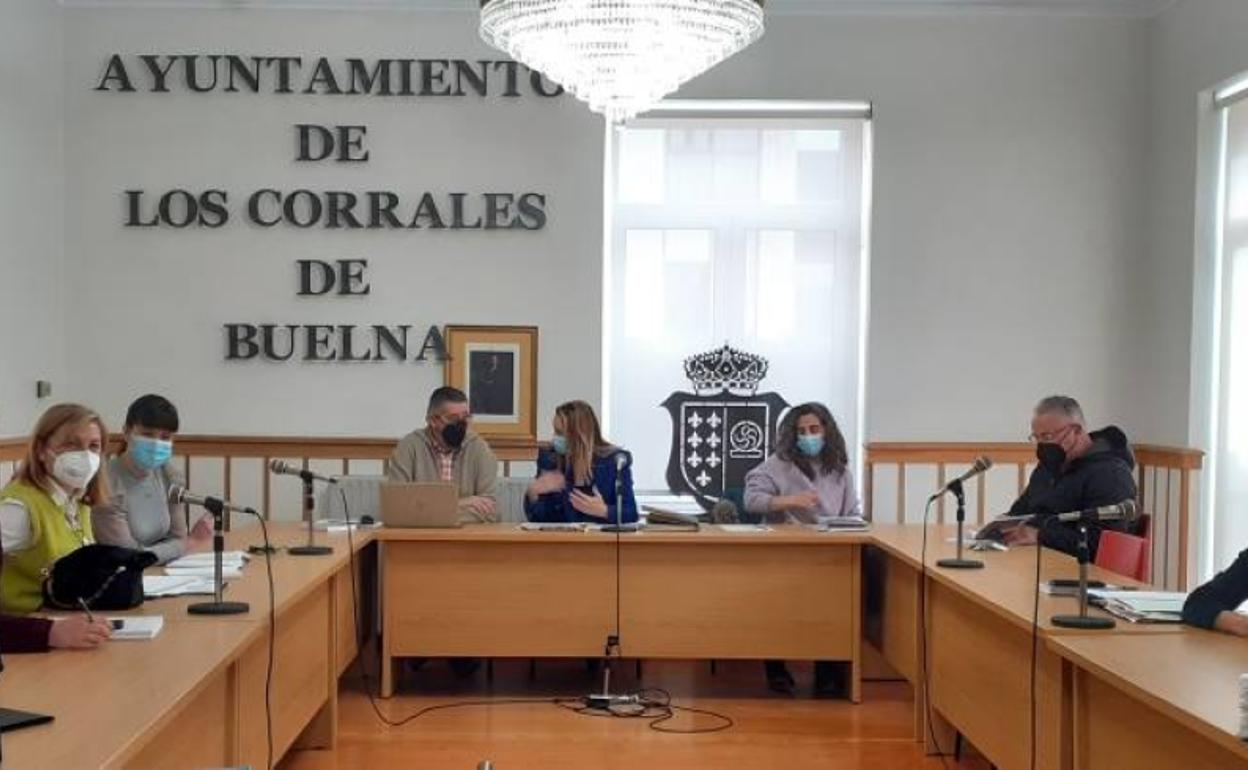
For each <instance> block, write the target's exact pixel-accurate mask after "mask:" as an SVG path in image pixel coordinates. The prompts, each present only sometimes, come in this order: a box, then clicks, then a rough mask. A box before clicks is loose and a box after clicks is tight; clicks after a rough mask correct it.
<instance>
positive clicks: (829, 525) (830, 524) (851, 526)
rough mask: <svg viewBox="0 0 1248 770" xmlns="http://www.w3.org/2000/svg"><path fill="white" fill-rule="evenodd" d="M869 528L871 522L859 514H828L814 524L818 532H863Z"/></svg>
mask: <svg viewBox="0 0 1248 770" xmlns="http://www.w3.org/2000/svg"><path fill="white" fill-rule="evenodd" d="M870 528H871V522H869V521H867V520H866V519H864V518H862V517H861V516H828V517H826V518H820V519H819V522H818V523H817V524H815V529H816V530H818V531H819V532H864V531H866V530H868V529H870Z"/></svg>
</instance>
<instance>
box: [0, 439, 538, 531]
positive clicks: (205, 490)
mask: <svg viewBox="0 0 1248 770" xmlns="http://www.w3.org/2000/svg"><path fill="white" fill-rule="evenodd" d="M120 441H121V438H120V436H118V435H114V436H113V437H112V439H111V441H110V443H111V444H112V446H113V449H114V450H116V449H117V448H118V446H119V445H120ZM397 443H398V439H397V438H355V437H332V438H329V437H306V436H211V435H190V434H188V435H179V436H178V437H177V438H176V440H175V443H174V451H175V452H176V456H175V458H174V462H175V463H178V464H180V465H181V468H182V471H183V473H184V474H185V475H186V485H187V487H189V488H190V489H193V490H195V491H196V492H198V493H200V494H211V495H221V496H223V497H225V498H226V499H231V500H238V501H240V502H244V501H245V502H247V503H249V504H252V505H255V504H256V502H257V501H258V502H259V503H260V505H259V506H257V507H259V508H260V510H262V511H265V512H270V511H275V510H280V511H285V512H292V511H293V512H298V511H299V510H300V506H299V496H298V495H299V491H300V487H299V483H298V482H297V481H296V480H294V479H289V478H282V480H281V481H280V482H278V481H277V477H276V476H275V474H273V473H271V472H269V470H268V467H269V461H270V460H273V459H275V458H276V459H281V460H285V461H286V462H288V463H291V464H292V465H297V466H299V467H302V468H304V469H305V470H306V469H311V470H314V471H316V472H318V473H323V474H326V475H331V476H337V475H346V474H351V473H365V474H369V473H372V474H384V473H385V472H386V469H387V466H388V465H389V459H390V453H391V452H392V451H394V447H395V444H397ZM490 447H491V448H492V449H493V450H494V453H495V454H496V455H497V456H498V459H499V463H500V465H501V466H502V468H501V470H502V475H504V476H511V475H512V473H513V471H516V472H523V473H525V474H526V475H527V474H530V473H532V469H531V468H529V467H522V468H517V467H516V466H526V465H527V464H529V463H532V462H534V461H535V460H536V459H537V448H538V445H537V444H536V443H534V442H531V441H529V442H525V441H517V440H514V439H493V440H490ZM25 452H26V439H24V438H9V439H0V485H3V484H4V483H7V481H8V479H9V478H11V477H12V475H13V474H14V473H15V472H16V470H17V466H18V464H19V463H20V462H21V459H22V457H23V456H24V455H25ZM287 482H289V483H287ZM275 503H277V505H276V506H275Z"/></svg>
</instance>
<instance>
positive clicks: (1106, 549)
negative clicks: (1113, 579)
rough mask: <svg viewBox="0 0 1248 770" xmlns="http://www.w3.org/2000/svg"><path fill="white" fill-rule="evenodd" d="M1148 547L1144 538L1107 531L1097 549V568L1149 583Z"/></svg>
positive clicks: (1102, 535)
mask: <svg viewBox="0 0 1248 770" xmlns="http://www.w3.org/2000/svg"><path fill="white" fill-rule="evenodd" d="M1148 545H1149V544H1148V541H1147V540H1145V539H1144V538H1142V537H1136V536H1135V535H1128V534H1126V533H1125V532H1115V531H1114V530H1112V529H1107V530H1105V531H1103V532H1101V540H1100V542H1099V543H1098V544H1097V547H1096V566H1098V567H1100V568H1102V569H1107V570H1109V571H1110V572H1117V573H1118V574H1119V575H1126V576H1127V577H1129V578H1134V579H1135V580H1138V581H1140V582H1142V583H1144V582H1148Z"/></svg>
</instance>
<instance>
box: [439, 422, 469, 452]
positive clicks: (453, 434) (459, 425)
mask: <svg viewBox="0 0 1248 770" xmlns="http://www.w3.org/2000/svg"><path fill="white" fill-rule="evenodd" d="M467 435H468V423H466V422H464V421H462V420H461V421H459V422H452V423H448V424H447V425H445V426H444V427H443V428H442V443H444V444H446V445H447V446H449V447H450V448H451V449H459V445H460V444H462V443H464V436H467Z"/></svg>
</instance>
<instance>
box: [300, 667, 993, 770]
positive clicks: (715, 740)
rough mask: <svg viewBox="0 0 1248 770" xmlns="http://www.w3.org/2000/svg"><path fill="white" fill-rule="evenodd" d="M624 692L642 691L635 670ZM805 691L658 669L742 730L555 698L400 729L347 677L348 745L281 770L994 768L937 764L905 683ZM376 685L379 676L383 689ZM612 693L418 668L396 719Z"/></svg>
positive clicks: (552, 674) (584, 682) (518, 677)
mask: <svg viewBox="0 0 1248 770" xmlns="http://www.w3.org/2000/svg"><path fill="white" fill-rule="evenodd" d="M624 668H625V669H626V670H625V671H624V672H622V673H621V674H620V676H619V677H618V680H619V681H618V684H619V688H618V689H617V688H615V687H613V688H612V689H613V690H617V691H629V690H632V689H634V688H636V687H637V686H638V681H637V678H636V676H635V671H634V667H633V665H632V664H631V663H626V664H625V665H624ZM791 668H792V671H793V674H794V676H795V677H796V678H797V681H798V686H799V694H798V696H797V697H795V698H786V697H783V696H776V695H772V694H771V693H769V692H768V691H767V689H766V687H765V684H764V681H763V675H762V664H760V663H751V662H729V663H720V664H719V665H718V670H717V673H716V674H715V675H712V674H711V672H710V670H709V665H708V664H707V663H693V662H649V663H646V664H645V669H644V672H643V674H644V677H643V680H642V684H644V685H645V686H647V687H662V688H664V689H666V690H668V691H670V692H671V694H672V696H673V698H674V702H675V703H676V704H677V705H685V706H693V707H697V708H701V709H710V710H712V711H718V712H721V713H723V714H725V715H728V716H730V717H731V718H732V719H733V720H734V722H735V726H733V727H732V728H731V729H729V730H727V731H724V732H719V733H714V734H710V735H669V734H663V733H659V732H656V731H654V730H651V729H650V728H649V727H648V726H647V723H646V721H644V720H641V719H613V718H602V717H591V716H583V715H578V714H575V713H572V712H570V711H567V710H563V709H561V708H559V707H558V706H555V705H548V704H536V703H535V704H519V705H506V704H501V703H500V704H497V705H493V706H470V707H465V708H456V709H451V710H448V711H437V712H433V713H429V714H427V715H425V716H422V717H420V718H419V719H416V720H415V721H413V722H410V723H409V724H407V725H406V726H404V727H398V728H391V727H386V726H385V725H383V724H381V723H380V722H379V721H378V719H377V718H376V716H375V715H374V714H373V711H372V708H371V707H370V705H369V702H368V699H367V698H366V697H365V695H364V689H363V685H362V683H361V682H360V680H359V679H358V677H357V676H354V675H348V677H347V678H346V679H345V680H344V683H343V689H342V696H341V698H340V701H339V740H338V747H337V749H336V750H334V751H302V752H293V753H292V754H291V755H289V756H288V757H287V758H286V760H285V761H284V762H283V763H282V764H281V765H280V768H281V770H331V768H332V769H334V770H346V769H347V768H420V769H421V770H474V768H476V767H477V766H478V764H479V763H480V762H481V761H482V760H486V759H488V760H490V761H491V762H492V763H493V767H494V768H495V770H539V769H540V770H565V769H566V770H589V769H590V768H604V769H605V770H634V769H636V770H656V769H657V770H665V769H666V768H673V769H675V768H680V769H681V770H699V769H700V768H708V769H709V768H715V769H716V770H723V769H725V768H733V769H734V770H736V769H738V768H742V769H746V770H752V769H754V768H758V769H759V770H762V769H764V768H766V769H769V770H770V769H772V768H774V769H775V770H808V769H809V770H814V769H815V768H819V770H829V768H846V769H847V770H848V769H850V768H856V769H858V770H910V769H914V770H918V769H919V768H931V769H932V770H938V769H939V768H949V769H950V770H952V768H955V767H956V768H958V769H959V770H965V769H974V770H986V768H987V767H988V765H987V763H985V762H983V761H982V759H978V758H973V757H972V758H963V760H962V762H961V763H957V762H954V761H953V759H952V758H947V759H945V760H944V761H943V762H942V760H941V759H939V758H925V757H924V756H923V752H922V748H921V744H918V743H915V742H914V741H912V740H911V734H910V733H911V714H912V710H911V693H910V687H909V686H908V685H906V684H905V683H894V682H869V683H865V684H864V698H863V703H862V704H861V705H859V706H853V705H851V704H850V703H848V702H846V701H817V700H813V699H811V698H810V697H809V688H810V678H811V670H810V667H809V666H802V665H794V666H792V667H791ZM373 687H374V691H375V687H376V682H375V681H374V682H373ZM600 687H601V677H600V676H599V677H597V678H595V677H593V676H591V675H590V674H589V673H588V672H587V670H586V666H585V664H584V662H583V661H542V662H540V663H539V664H538V665H537V670H536V677H535V678H532V679H531V678H530V670H529V664H528V662H527V661H498V662H496V663H495V667H494V676H493V679H492V681H491V680H489V679H487V676H486V673H485V671H484V669H482V671H480V672H478V674H477V675H476V676H475V677H473V678H471V679H469V680H467V681H460V680H457V679H456V678H455V677H454V676H453V675H452V674H451V673H450V671H449V670H448V669H447V666H446V665H445V663H444V662H443V661H429V662H428V663H427V664H426V665H425V666H424V667H423V668H422V669H421V670H419V671H417V672H414V673H409V674H406V675H405V676H404V677H403V678H402V680H401V682H400V690H399V693H398V694H396V696H395V697H394V698H393V699H391V700H389V701H378V704H379V706H380V708H381V710H382V712H383V713H385V714H386V715H387V716H389V717H390V718H391V719H401V718H403V717H405V716H407V715H409V714H411V713H413V712H414V711H416V710H417V709H420V708H424V707H427V706H430V705H434V704H441V703H453V702H459V701H466V700H472V701H479V700H491V699H495V700H503V699H507V698H522V699H527V698H546V697H552V698H553V697H559V696H573V695H578V694H583V693H584V692H586V691H587V690H590V689H598V688H600ZM711 723H712V722H711V721H710V720H708V719H706V718H703V717H698V716H690V715H680V716H678V718H677V719H676V720H673V721H672V722H669V723H667V724H668V726H670V727H685V728H687V727H695V726H705V725H708V724H711Z"/></svg>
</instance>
